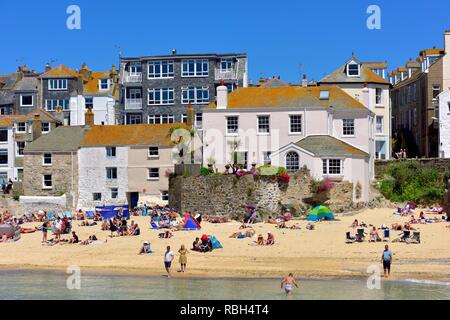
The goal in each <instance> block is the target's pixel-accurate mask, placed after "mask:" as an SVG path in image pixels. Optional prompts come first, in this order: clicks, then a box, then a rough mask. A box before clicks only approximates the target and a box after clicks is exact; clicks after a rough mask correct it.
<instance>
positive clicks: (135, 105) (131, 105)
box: [125, 99, 142, 110]
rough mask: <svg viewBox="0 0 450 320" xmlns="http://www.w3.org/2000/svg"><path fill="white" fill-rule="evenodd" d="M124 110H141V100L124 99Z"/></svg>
mask: <svg viewBox="0 0 450 320" xmlns="http://www.w3.org/2000/svg"><path fill="white" fill-rule="evenodd" d="M125 110H142V99H125Z"/></svg>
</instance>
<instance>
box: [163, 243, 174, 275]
mask: <svg viewBox="0 0 450 320" xmlns="http://www.w3.org/2000/svg"><path fill="white" fill-rule="evenodd" d="M173 258H174V255H173V252H172V251H171V250H170V246H167V250H166V253H165V254H164V267H165V268H166V271H167V278H170V267H171V266H172V261H173Z"/></svg>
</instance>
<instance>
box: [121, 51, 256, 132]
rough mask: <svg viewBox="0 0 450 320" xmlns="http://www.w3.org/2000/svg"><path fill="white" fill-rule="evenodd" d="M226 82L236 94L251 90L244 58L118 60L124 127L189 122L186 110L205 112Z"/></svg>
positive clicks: (202, 56) (199, 56) (198, 118)
mask: <svg viewBox="0 0 450 320" xmlns="http://www.w3.org/2000/svg"><path fill="white" fill-rule="evenodd" d="M221 81H224V82H225V84H226V86H227V87H228V90H229V91H230V92H232V91H233V90H235V89H236V88H238V87H247V85H248V66H247V55H246V54H235V53H231V54H177V52H176V50H174V51H173V53H172V55H161V56H145V57H136V58H125V57H122V58H121V59H120V84H121V89H120V110H121V112H120V114H118V117H119V122H120V123H125V124H140V123H148V124H158V123H174V122H186V119H187V111H186V110H187V106H188V105H189V104H191V105H193V107H194V109H195V111H196V118H195V124H196V126H197V127H198V128H201V126H202V110H203V108H204V107H205V106H207V105H208V104H209V103H210V102H211V101H214V100H215V92H216V87H217V86H218V85H219V84H220V82H221Z"/></svg>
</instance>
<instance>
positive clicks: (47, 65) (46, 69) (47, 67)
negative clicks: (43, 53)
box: [45, 63, 52, 72]
mask: <svg viewBox="0 0 450 320" xmlns="http://www.w3.org/2000/svg"><path fill="white" fill-rule="evenodd" d="M50 70H52V66H51V65H50V63H47V64H46V65H45V72H49V71H50Z"/></svg>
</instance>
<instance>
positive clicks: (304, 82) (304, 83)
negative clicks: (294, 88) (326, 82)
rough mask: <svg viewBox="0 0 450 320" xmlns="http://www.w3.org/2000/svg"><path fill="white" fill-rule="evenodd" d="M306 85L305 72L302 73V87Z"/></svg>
mask: <svg viewBox="0 0 450 320" xmlns="http://www.w3.org/2000/svg"><path fill="white" fill-rule="evenodd" d="M307 86H308V79H307V78H306V74H303V80H302V87H307Z"/></svg>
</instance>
